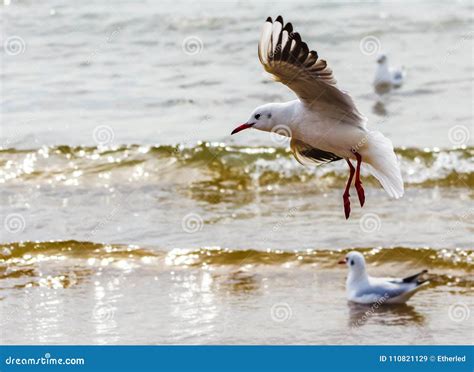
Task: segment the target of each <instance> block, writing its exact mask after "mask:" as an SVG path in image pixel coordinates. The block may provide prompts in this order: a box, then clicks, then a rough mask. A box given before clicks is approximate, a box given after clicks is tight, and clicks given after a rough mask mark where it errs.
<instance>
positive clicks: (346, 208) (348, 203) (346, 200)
mask: <svg viewBox="0 0 474 372" xmlns="http://www.w3.org/2000/svg"><path fill="white" fill-rule="evenodd" d="M346 161H347V164H349V179H348V180H347V185H346V189H345V190H344V194H342V200H343V201H344V214H345V215H346V220H347V219H348V218H349V215H350V214H351V201H350V200H349V197H350V194H349V189H350V188H351V183H352V178H353V177H354V172H355V169H354V166H353V165H352V163H351V162H350V160H349V159H346Z"/></svg>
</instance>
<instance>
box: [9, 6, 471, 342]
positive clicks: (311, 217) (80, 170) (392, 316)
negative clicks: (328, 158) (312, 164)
mask: <svg viewBox="0 0 474 372" xmlns="http://www.w3.org/2000/svg"><path fill="white" fill-rule="evenodd" d="M472 10H473V5H472V2H470V1H455V2H442V1H414V2H405V1H389V2H388V1H387V2H381V1H380V2H379V1H357V2H340V1H336V2H329V1H328V2H326V1H291V2H290V1H271V2H270V1H254V2H247V1H221V2H217V1H211V2H210V1H205V2H199V3H187V2H186V3H185V2H183V1H160V2H153V1H143V2H140V3H136V2H133V1H114V2H104V1H90V2H88V3H87V4H82V3H81V4H78V3H73V2H63V1H44V2H36V1H15V0H12V1H4V5H3V6H2V7H1V8H0V15H1V18H0V21H1V31H2V33H1V42H2V45H3V48H2V50H1V78H0V79H1V82H2V98H1V133H0V134H1V141H0V146H1V150H0V182H1V183H2V189H1V200H2V224H1V227H2V230H1V242H2V245H1V247H0V304H1V305H2V308H1V309H2V310H3V311H4V314H7V316H4V317H3V320H4V322H3V325H2V330H3V335H2V340H3V341H4V342H5V343H42V342H44V343H48V342H58V343H75V342H78V343H88V342H93V343H114V342H115V343H148V342H149V343H157V342H159V343H219V342H226V343H238V342H241V343H242V342H243V343H249V342H250V343H251V342H256V343H344V342H346V343H351V342H362V343H372V342H374V343H384V342H387V337H388V336H387V335H390V336H392V335H393V334H394V333H393V332H395V334H396V335H397V337H395V338H394V339H392V340H393V342H394V343H411V342H412V341H413V340H414V339H416V340H417V341H416V342H425V343H430V342H431V343H448V342H454V343H465V342H466V340H467V338H468V337H472V322H471V323H469V324H470V326H468V327H466V321H467V322H469V316H470V308H472V256H473V252H472V233H473V230H474V229H473V218H472V217H473V211H474V205H473V203H472V198H473V191H472V187H473V185H474V161H473V152H474V148H473V136H472V128H473V126H472V124H473V121H472V118H473V116H472V98H473V97H472V86H473V85H472V82H473V64H472V40H473V34H472V18H473V11H472ZM279 14H282V15H283V17H284V19H285V20H287V21H291V22H292V23H293V25H294V27H295V28H296V30H297V31H298V32H300V33H301V34H302V36H303V39H304V40H305V41H306V42H307V43H308V45H309V46H310V48H312V49H315V50H317V51H318V53H319V55H320V56H321V57H322V58H324V59H327V60H328V62H329V63H330V65H331V67H332V68H333V70H334V73H335V76H336V79H337V80H338V85H339V86H340V87H341V88H343V89H344V90H347V91H349V92H350V93H351V95H352V96H353V97H354V99H355V101H356V103H357V105H358V107H359V109H360V111H361V112H363V113H364V114H365V115H366V116H367V117H368V119H369V122H368V123H369V124H368V125H369V127H370V128H373V129H378V130H380V131H382V132H383V133H384V134H386V135H387V136H388V137H390V138H391V139H392V141H393V143H394V146H395V148H396V152H397V155H398V156H399V159H400V161H401V164H402V173H403V177H404V179H405V182H406V195H405V197H404V198H403V199H401V200H398V201H394V200H390V199H389V198H388V196H387V195H386V194H385V193H384V191H383V190H382V189H381V188H380V187H379V185H378V184H377V182H376V181H375V180H373V179H372V178H370V177H364V183H365V185H366V195H367V203H366V205H365V206H364V209H363V210H361V209H359V208H358V207H355V208H353V212H352V216H351V219H350V220H348V221H346V220H345V219H344V216H343V208H342V197H341V194H342V188H343V185H344V182H345V177H346V176H347V174H346V173H347V170H346V167H345V164H342V162H339V163H333V164H330V165H328V166H324V167H321V168H318V169H315V168H304V167H302V166H301V165H299V164H298V163H297V162H296V161H295V160H294V159H293V158H292V155H291V154H290V153H289V152H288V150H287V147H288V143H287V141H285V139H284V138H279V137H275V136H270V135H269V134H268V133H259V132H257V131H248V132H244V133H242V134H241V135H239V136H233V137H230V136H229V134H230V131H231V130H232V129H233V128H234V127H235V125H236V124H238V123H241V122H243V121H245V120H247V117H248V115H249V113H250V112H251V111H252V110H253V108H254V107H256V106H258V105H260V104H262V103H266V102H269V101H277V102H279V101H284V100H289V99H293V98H294V96H293V93H292V92H291V91H289V90H288V89H287V88H286V87H285V86H283V85H281V84H277V83H273V82H271V81H270V79H269V78H268V76H266V75H265V74H264V73H263V68H262V67H261V65H260V63H259V61H258V58H257V42H258V38H259V33H260V28H261V26H262V22H263V21H264V20H265V18H266V17H267V16H269V15H270V16H273V17H276V16H277V15H279ZM367 40H372V43H371V44H367V43H366V41H367ZM378 52H385V53H387V54H388V56H389V60H390V62H391V63H393V64H394V65H403V66H404V67H405V69H406V71H407V78H406V81H405V84H404V85H403V87H402V88H400V89H398V90H395V91H392V92H390V94H388V95H385V96H384V97H378V96H377V95H376V94H375V93H374V92H373V88H372V80H373V77H374V72H375V67H376V63H375V59H376V56H377V53H378ZM354 204H355V202H354ZM51 241H55V243H52V242H51ZM212 247H213V248H212ZM351 247H359V248H366V249H368V250H367V252H368V253H370V252H371V253H374V252H375V253H376V252H378V251H379V250H380V251H381V252H383V254H382V255H381V256H380V257H379V256H377V257H375V258H374V259H373V261H372V263H371V266H373V269H374V270H376V272H377V270H378V271H379V272H380V273H384V274H386V272H387V271H388V272H390V274H393V275H403V274H404V273H405V272H401V271H404V270H418V269H420V268H425V267H427V268H428V269H430V270H431V271H433V272H434V277H433V284H432V287H431V288H430V291H425V292H423V293H421V294H419V295H417V296H416V297H415V298H414V299H413V301H414V302H415V303H416V304H417V305H418V306H416V309H414V308H402V309H398V310H389V313H388V314H387V313H383V314H382V315H380V316H374V317H371V319H369V320H368V322H367V323H368V324H367V325H366V326H364V327H363V329H364V332H362V331H361V330H360V329H359V328H357V329H356V331H355V333H351V335H352V336H351V337H353V338H350V337H349V338H347V337H348V336H347V332H348V329H349V330H350V332H354V327H352V326H349V327H348V324H349V325H350V324H353V322H354V311H355V314H356V318H357V317H360V311H359V310H357V309H356V310H354V309H353V308H348V306H347V304H346V302H345V299H344V292H343V285H344V275H345V272H344V270H341V269H338V268H336V266H333V265H332V264H330V263H329V262H332V255H334V260H335V261H337V259H338V255H339V251H340V250H341V249H348V248H351ZM394 247H398V248H396V249H399V250H398V251H397V250H395V251H393V248H394ZM180 249H184V253H183V252H181V251H180ZM229 249H230V250H235V251H237V252H241V254H243V256H239V255H238V256H237V257H234V256H231V259H225V260H223V261H219V260H211V261H210V262H207V261H202V260H201V259H200V256H199V255H198V256H199V257H197V258H196V254H197V253H196V252H200V251H201V250H202V252H204V253H203V255H204V256H210V257H220V255H221V254H222V252H225V251H226V250H229ZM136 250H138V252H139V254H138V256H136V255H135V253H136V252H135V251H136ZM176 250H178V251H176ZM115 251H118V252H119V253H118V256H114V254H113V252H115ZM111 252H112V253H111ZM123 252H125V253H124V254H123V255H122V253H123ZM126 252H132V253H126ZM133 252H135V253H133ZM176 252H181V254H180V255H178V256H179V257H180V259H178V260H177V259H176ZM242 252H244V253H242ZM245 252H250V253H245ZM262 252H267V253H268V254H269V255H270V256H269V257H270V259H268V260H260V259H256V260H254V256H255V255H256V257H260V256H259V255H260V254H261V253H262ZM285 252H287V253H288V254H291V255H294V256H291V257H286V258H285V259H284V260H281V259H280V258H281V254H286V253H285ZM302 252H303V253H304V254H303V253H302ZM317 252H326V253H324V254H323V257H322V258H321V261H319V258H318V257H319V256H318V253H317ZM328 252H329V253H328ZM389 252H392V253H389ZM393 252H395V253H397V254H396V255H395V256H394V255H393ZM127 254H129V255H130V256H129V257H127ZM302 254H303V255H302ZM305 255H306V256H305ZM313 255H315V258H314V259H313V258H311V259H309V258H308V257H313ZM386 255H388V256H386ZM226 257H227V256H226ZM300 257H301V258H300ZM328 257H331V258H330V259H329V258H328ZM382 257H385V259H387V257H390V258H391V259H395V262H396V263H397V264H394V265H391V264H390V263H387V262H384V260H385V259H382ZM308 260H309V261H308ZM326 261H327V262H326ZM421 266H423V267H421ZM282 278H285V280H283V279H282ZM323 278H325V279H323ZM295 287H299V290H298V291H297V292H295V291H294V290H295ZM157 292H159V294H158V293H157ZM446 296H449V297H450V298H451V300H450V301H445V300H443V299H445V298H446ZM440 301H442V303H440ZM275 304H277V305H279V306H280V305H281V304H283V305H284V306H283V310H284V314H288V313H290V315H291V316H290V317H288V318H287V319H284V321H283V322H280V320H279V319H277V320H276V321H275V316H271V315H272V314H273V315H275V314H274V313H275V312H273V313H272V311H273V310H272V309H274V305H275ZM301 306H302V308H303V309H304V310H301V308H300V307H301ZM288 309H289V310H288ZM297 309H299V310H297ZM466 309H467V310H466ZM26 310H28V311H26ZM328 311H329V312H331V314H335V315H334V322H329V323H327V324H325V325H324V326H323V325H322V323H321V321H322V319H325V320H326V319H327V313H328ZM459 311H461V315H462V316H461V320H462V321H461V322H457V321H456V320H458V319H457V318H456V316H454V318H456V320H454V321H453V320H452V318H453V314H454V315H457V316H458V318H459V314H460V313H459ZM362 313H363V312H362ZM8 314H15V316H13V317H12V316H8ZM256 314H257V315H256ZM351 314H352V315H351ZM463 314H464V315H463ZM466 314H467V316H466ZM254 315H255V316H254ZM157 318H159V319H160V321H157V320H156V319H157ZM387 319H388V320H387ZM407 319H408V320H407ZM141 322H143V324H142V323H141ZM371 322H372V323H371ZM386 322H388V323H389V324H391V325H393V326H394V327H392V328H383V327H384V326H385V323H386ZM391 322H392V323H393V324H392V323H391ZM84 323H87V324H89V325H90V327H91V328H90V329H88V330H87V331H86V330H85V329H81V324H84ZM18 324H26V325H27V327H26V330H25V332H23V333H21V334H19V333H18V332H14V331H13V330H14V329H17V326H18ZM236 324H245V325H246V327H245V330H242V329H241V328H238V327H237V326H236ZM434 324H436V327H437V328H436V327H435V326H434ZM258 325H260V326H262V327H265V330H266V331H268V330H270V331H268V332H267V333H265V334H264V335H261V334H260V333H259V331H258V329H260V328H259V327H260V326H258ZM413 325H415V327H413ZM226 327H227V328H226ZM229 327H230V328H229ZM433 328H436V330H434V329H433ZM223 329H226V330H227V331H225V332H223V331H222V330H223ZM361 329H362V328H361ZM407 329H408V330H409V331H407ZM440 329H441V331H440ZM221 331H222V332H221ZM387 332H388V333H387ZM439 334H442V335H443V337H444V338H441V337H440V336H437V335H439ZM420 335H424V336H423V337H421V336H420ZM469 335H470V336H469Z"/></svg>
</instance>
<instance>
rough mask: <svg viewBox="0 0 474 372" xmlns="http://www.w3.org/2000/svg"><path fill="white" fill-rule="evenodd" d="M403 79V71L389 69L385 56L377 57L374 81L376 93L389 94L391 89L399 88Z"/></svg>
mask: <svg viewBox="0 0 474 372" xmlns="http://www.w3.org/2000/svg"><path fill="white" fill-rule="evenodd" d="M404 77H405V71H404V70H403V69H402V68H391V67H389V65H388V58H387V56H386V55H385V54H380V55H379V56H378V58H377V70H376V71H375V79H374V88H375V92H376V93H378V94H383V93H387V92H389V91H390V90H392V88H400V87H401V86H402V84H403V79H404Z"/></svg>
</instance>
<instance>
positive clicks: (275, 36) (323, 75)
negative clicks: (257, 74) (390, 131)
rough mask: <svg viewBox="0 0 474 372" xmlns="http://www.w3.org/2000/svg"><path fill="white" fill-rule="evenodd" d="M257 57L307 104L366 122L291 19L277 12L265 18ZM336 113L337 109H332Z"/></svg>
mask: <svg viewBox="0 0 474 372" xmlns="http://www.w3.org/2000/svg"><path fill="white" fill-rule="evenodd" d="M258 57H259V59H260V62H261V63H262V65H263V67H264V68H265V70H266V71H267V72H268V73H270V74H272V75H273V76H274V77H275V79H276V80H277V81H280V82H282V83H283V84H285V85H286V86H288V87H289V88H290V89H291V90H293V91H294V92H295V93H296V95H297V96H298V97H299V98H300V100H301V101H302V102H303V103H304V104H305V105H307V106H309V107H312V108H315V109H317V110H320V111H321V110H326V111H327V110H331V111H335V112H337V115H338V116H339V117H340V118H341V122H346V123H351V124H355V125H364V123H365V117H364V116H363V115H362V114H361V113H360V112H359V111H358V110H357V108H356V107H355V104H354V102H353V100H352V98H351V97H350V96H349V95H348V94H347V93H345V92H343V91H341V90H340V89H338V88H337V87H336V80H335V79H334V76H333V73H332V70H331V69H330V68H329V67H328V65H327V62H326V61H325V60H323V59H319V57H318V53H317V52H315V51H314V50H311V51H310V50H309V48H308V45H307V44H306V43H305V42H303V41H302V40H301V37H300V35H299V34H298V33H297V32H293V26H292V25H291V23H287V24H286V25H285V24H284V23H283V18H282V17H281V16H278V18H277V19H276V20H275V22H273V21H272V19H271V18H270V17H269V18H267V21H266V22H265V24H264V26H263V30H262V35H261V37H260V42H259V44H258ZM333 114H334V113H333Z"/></svg>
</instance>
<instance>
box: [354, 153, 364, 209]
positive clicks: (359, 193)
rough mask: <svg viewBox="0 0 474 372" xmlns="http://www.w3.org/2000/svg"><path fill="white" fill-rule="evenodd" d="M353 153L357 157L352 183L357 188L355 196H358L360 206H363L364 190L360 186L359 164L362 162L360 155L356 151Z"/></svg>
mask: <svg viewBox="0 0 474 372" xmlns="http://www.w3.org/2000/svg"><path fill="white" fill-rule="evenodd" d="M354 155H355V156H356V158H357V168H356V178H355V182H354V184H355V188H356V190H357V196H358V197H359V202H360V206H361V207H363V206H364V203H365V192H364V188H363V187H362V181H361V180H360V164H361V163H362V156H360V154H359V153H357V152H354Z"/></svg>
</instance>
